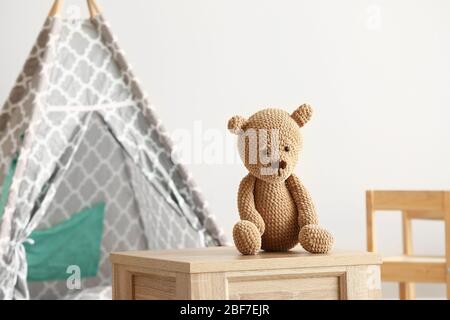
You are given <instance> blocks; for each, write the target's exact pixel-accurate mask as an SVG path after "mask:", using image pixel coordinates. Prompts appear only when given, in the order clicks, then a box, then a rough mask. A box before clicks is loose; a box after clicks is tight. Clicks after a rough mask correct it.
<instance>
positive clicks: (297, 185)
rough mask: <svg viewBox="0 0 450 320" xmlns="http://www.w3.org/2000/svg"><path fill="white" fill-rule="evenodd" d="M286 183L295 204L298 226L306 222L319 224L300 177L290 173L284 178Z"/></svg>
mask: <svg viewBox="0 0 450 320" xmlns="http://www.w3.org/2000/svg"><path fill="white" fill-rule="evenodd" d="M286 184H287V187H288V189H289V192H290V193H291V195H292V198H293V199H294V202H295V205H296V206H297V210H298V222H299V225H300V228H302V227H303V226H306V225H308V224H319V221H318V218H317V214H316V209H315V207H314V203H313V202H312V199H311V196H310V195H309V192H308V190H306V188H305V186H304V185H303V184H302V183H301V182H300V179H299V178H298V177H297V176H296V175H294V174H292V175H291V176H290V177H289V178H288V179H287V180H286Z"/></svg>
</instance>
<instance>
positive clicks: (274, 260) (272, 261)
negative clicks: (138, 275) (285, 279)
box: [110, 247, 381, 273]
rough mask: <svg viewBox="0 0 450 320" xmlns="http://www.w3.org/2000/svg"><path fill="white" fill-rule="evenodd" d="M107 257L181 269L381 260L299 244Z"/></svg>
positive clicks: (138, 264)
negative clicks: (253, 250) (254, 251)
mask: <svg viewBox="0 0 450 320" xmlns="http://www.w3.org/2000/svg"><path fill="white" fill-rule="evenodd" d="M110 260H111V262H112V263H114V264H121V265H128V266H136V267H144V268H150V269H157V270H166V271H174V272H185V273H203V272H224V271H246V270H269V269H285V268H313V267H332V266H353V265H378V264H381V257H380V256H379V255H378V254H376V253H373V252H355V251H353V252H351V251H340V250H333V252H331V253H329V254H310V253H308V252H306V251H304V250H303V249H301V248H300V247H298V248H294V249H293V250H291V251H288V252H261V253H260V254H258V255H254V256H243V255H241V254H240V253H239V252H238V251H237V250H236V248H234V247H209V248H198V249H179V250H161V251H128V252H115V253H111V255H110Z"/></svg>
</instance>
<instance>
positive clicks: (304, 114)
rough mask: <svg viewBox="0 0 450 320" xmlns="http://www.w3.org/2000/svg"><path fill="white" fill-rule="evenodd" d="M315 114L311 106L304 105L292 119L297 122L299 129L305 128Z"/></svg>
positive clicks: (296, 111) (295, 112)
mask: <svg viewBox="0 0 450 320" xmlns="http://www.w3.org/2000/svg"><path fill="white" fill-rule="evenodd" d="M312 114H313V109H312V107H311V106H310V105H309V104H306V103H305V104H302V105H301V106H300V107H298V108H297V110H295V111H294V112H293V113H292V115H291V117H292V119H294V120H295V122H297V124H298V125H299V127H303V126H304V125H305V124H306V123H307V122H308V121H309V120H310V119H311V116H312Z"/></svg>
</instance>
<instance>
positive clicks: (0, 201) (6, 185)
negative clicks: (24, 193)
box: [0, 157, 18, 219]
mask: <svg viewBox="0 0 450 320" xmlns="http://www.w3.org/2000/svg"><path fill="white" fill-rule="evenodd" d="M17 158H18V157H14V158H13V159H12V161H11V165H10V166H9V169H8V173H7V174H6V177H5V181H3V186H2V194H1V196H0V219H1V218H2V216H3V211H5V206H6V202H7V201H8V194H9V189H10V188H11V184H12V180H13V177H14V172H15V171H16V166H17Z"/></svg>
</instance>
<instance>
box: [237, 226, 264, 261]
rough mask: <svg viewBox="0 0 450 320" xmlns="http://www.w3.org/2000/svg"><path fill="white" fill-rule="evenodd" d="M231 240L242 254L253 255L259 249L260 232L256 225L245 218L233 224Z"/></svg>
mask: <svg viewBox="0 0 450 320" xmlns="http://www.w3.org/2000/svg"><path fill="white" fill-rule="evenodd" d="M233 240H234V244H235V245H236V248H237V249H238V250H239V252H240V253H242V254H243V255H254V254H257V253H258V251H259V250H260V249H261V234H260V233H259V230H258V227H256V225H255V224H254V223H252V222H250V221H247V220H241V221H239V222H238V223H236V224H235V225H234V228H233Z"/></svg>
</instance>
